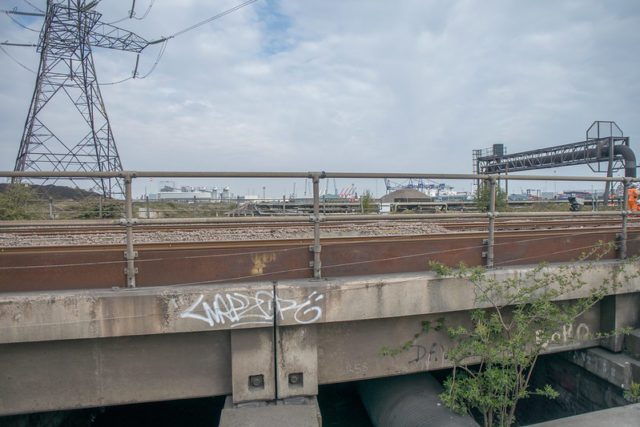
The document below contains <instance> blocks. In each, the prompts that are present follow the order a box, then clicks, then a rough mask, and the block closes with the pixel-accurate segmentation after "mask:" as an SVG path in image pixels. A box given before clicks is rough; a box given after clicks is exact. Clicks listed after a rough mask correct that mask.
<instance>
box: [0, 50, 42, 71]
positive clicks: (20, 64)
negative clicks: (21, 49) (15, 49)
mask: <svg viewBox="0 0 640 427" xmlns="http://www.w3.org/2000/svg"><path fill="white" fill-rule="evenodd" d="M3 44H5V43H0V50H2V51H3V52H4V54H5V55H7V56H8V57H9V58H11V59H12V60H13V62H15V63H16V64H18V65H19V66H21V67H22V68H24V69H25V70H27V71H30V72H32V73H33V74H35V73H36V72H35V71H34V70H32V69H31V68H29V67H27V66H26V65H24V64H23V63H22V62H20V61H18V60H17V59H16V58H14V57H13V56H12V55H11V54H10V53H9V52H7V50H6V49H5V48H3V47H2V45H3ZM7 46H14V44H13V45H12V44H7Z"/></svg>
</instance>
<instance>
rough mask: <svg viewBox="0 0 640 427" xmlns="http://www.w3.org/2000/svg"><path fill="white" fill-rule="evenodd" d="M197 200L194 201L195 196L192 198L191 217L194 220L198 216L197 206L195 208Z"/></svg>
mask: <svg viewBox="0 0 640 427" xmlns="http://www.w3.org/2000/svg"><path fill="white" fill-rule="evenodd" d="M197 203H198V200H197V199H196V196H193V217H194V218H195V217H196V216H197V215H198V214H197V211H198V206H197Z"/></svg>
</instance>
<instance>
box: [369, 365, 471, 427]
mask: <svg viewBox="0 0 640 427" xmlns="http://www.w3.org/2000/svg"><path fill="white" fill-rule="evenodd" d="M357 387H358V394H360V398H361V400H362V403H363V404H364V407H365V409H366V410H367V414H368V415H369V419H370V420H371V423H372V424H373V425H374V426H376V427H382V426H385V427H405V426H406V427H410V426H433V427H441V426H442V427H449V426H450V427H453V426H459V427H465V426H476V427H477V426H478V424H477V423H476V422H475V421H474V420H473V418H471V417H470V416H468V415H457V414H455V413H454V412H453V411H451V410H450V409H449V408H447V407H446V406H444V405H443V404H442V403H441V401H440V398H439V397H438V395H439V394H440V393H442V391H443V389H442V386H441V385H440V383H439V382H438V381H437V380H436V379H435V378H434V377H433V376H432V375H431V374H429V373H427V372H421V373H417V374H411V375H402V376H395V377H386V378H377V379H373V380H367V381H360V382H358V386H357Z"/></svg>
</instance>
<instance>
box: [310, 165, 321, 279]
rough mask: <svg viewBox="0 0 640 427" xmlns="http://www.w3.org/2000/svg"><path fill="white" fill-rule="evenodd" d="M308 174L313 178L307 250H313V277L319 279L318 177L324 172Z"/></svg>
mask: <svg viewBox="0 0 640 427" xmlns="http://www.w3.org/2000/svg"><path fill="white" fill-rule="evenodd" d="M310 175H311V179H312V180H313V216H312V217H311V220H312V221H313V246H311V247H310V248H309V250H311V252H313V261H312V262H311V264H312V266H313V278H314V279H320V278H322V262H321V261H320V251H321V250H322V248H321V247H320V178H323V177H324V172H323V173H322V174H318V173H313V174H310Z"/></svg>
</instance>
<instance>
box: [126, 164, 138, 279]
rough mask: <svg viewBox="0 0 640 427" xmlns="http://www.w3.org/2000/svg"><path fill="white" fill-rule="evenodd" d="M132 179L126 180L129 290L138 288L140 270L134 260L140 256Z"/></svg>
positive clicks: (128, 175) (127, 274)
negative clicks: (135, 243)
mask: <svg viewBox="0 0 640 427" xmlns="http://www.w3.org/2000/svg"><path fill="white" fill-rule="evenodd" d="M131 179H132V177H131V175H130V174H127V175H126V176H125V178H124V186H125V201H124V207H125V227H126V229H127V250H126V252H125V253H124V258H125V259H126V260H127V267H126V268H125V270H124V272H125V274H126V276H127V288H135V287H136V274H137V273H138V269H137V268H136V266H135V264H134V260H135V259H136V257H137V255H138V254H137V252H135V251H134V250H133V197H132V195H131Z"/></svg>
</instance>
